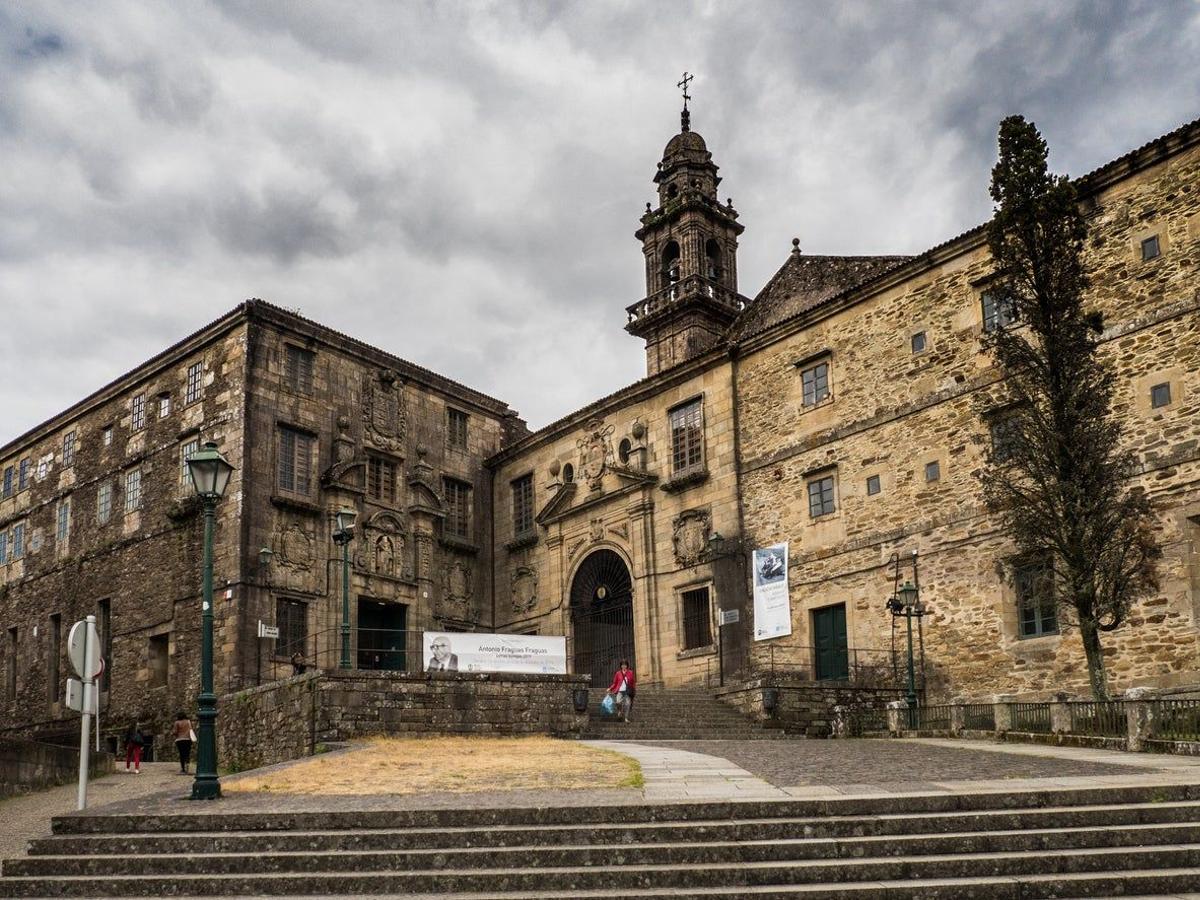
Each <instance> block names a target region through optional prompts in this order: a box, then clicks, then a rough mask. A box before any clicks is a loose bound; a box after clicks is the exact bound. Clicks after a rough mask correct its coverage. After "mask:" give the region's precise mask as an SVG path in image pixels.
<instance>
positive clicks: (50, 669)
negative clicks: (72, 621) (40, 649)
mask: <svg viewBox="0 0 1200 900" xmlns="http://www.w3.org/2000/svg"><path fill="white" fill-rule="evenodd" d="M46 638H47V641H48V642H49V646H47V647H46V690H47V693H48V694H49V700H50V702H51V703H56V702H58V699H59V696H58V675H59V671H58V658H59V654H60V653H61V652H62V615H61V614H60V613H55V614H54V615H52V616H51V617H50V633H49V634H47V635H46Z"/></svg>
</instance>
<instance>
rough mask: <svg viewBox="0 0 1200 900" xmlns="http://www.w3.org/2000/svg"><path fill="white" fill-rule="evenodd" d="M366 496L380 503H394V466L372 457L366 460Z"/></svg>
mask: <svg viewBox="0 0 1200 900" xmlns="http://www.w3.org/2000/svg"><path fill="white" fill-rule="evenodd" d="M367 494H368V495H369V496H370V497H371V498H372V499H374V500H379V501H380V502H382V503H395V502H396V464H395V463H394V462H392V461H391V460H390V459H384V458H382V457H380V456H372V457H370V458H369V459H368V460H367Z"/></svg>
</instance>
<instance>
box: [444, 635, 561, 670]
mask: <svg viewBox="0 0 1200 900" xmlns="http://www.w3.org/2000/svg"><path fill="white" fill-rule="evenodd" d="M422 644H423V653H424V656H423V659H422V665H423V666H424V668H425V671H426V672H526V673H532V674H541V675H566V674H567V639H566V638H565V637H541V636H539V635H535V634H474V633H463V632H449V633H447V632H441V631H427V632H425V640H424V641H423V642H422Z"/></svg>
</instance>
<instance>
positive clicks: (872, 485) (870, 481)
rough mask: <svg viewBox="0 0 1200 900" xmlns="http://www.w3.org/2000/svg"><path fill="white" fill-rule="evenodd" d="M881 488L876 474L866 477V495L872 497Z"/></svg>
mask: <svg viewBox="0 0 1200 900" xmlns="http://www.w3.org/2000/svg"><path fill="white" fill-rule="evenodd" d="M881 490H883V486H882V485H881V484H880V482H879V476H878V475H870V476H868V477H867V496H868V497H873V496H875V495H876V494H878V493H879V492H880V491H881Z"/></svg>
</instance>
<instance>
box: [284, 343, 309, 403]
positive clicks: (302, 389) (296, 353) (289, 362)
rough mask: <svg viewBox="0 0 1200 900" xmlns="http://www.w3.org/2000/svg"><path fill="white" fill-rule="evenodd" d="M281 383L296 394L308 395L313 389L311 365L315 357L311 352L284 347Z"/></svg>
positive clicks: (288, 345) (288, 346) (289, 345)
mask: <svg viewBox="0 0 1200 900" xmlns="http://www.w3.org/2000/svg"><path fill="white" fill-rule="evenodd" d="M283 353H284V355H283V383H284V384H285V385H287V387H288V389H289V390H292V391H295V392H296V393H297V394H304V395H306V396H307V395H309V394H311V393H312V387H313V365H314V363H315V361H316V358H317V355H316V354H315V353H313V352H312V351H311V350H305V349H303V348H301V347H294V346H292V345H291V344H285V345H284V352H283Z"/></svg>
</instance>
